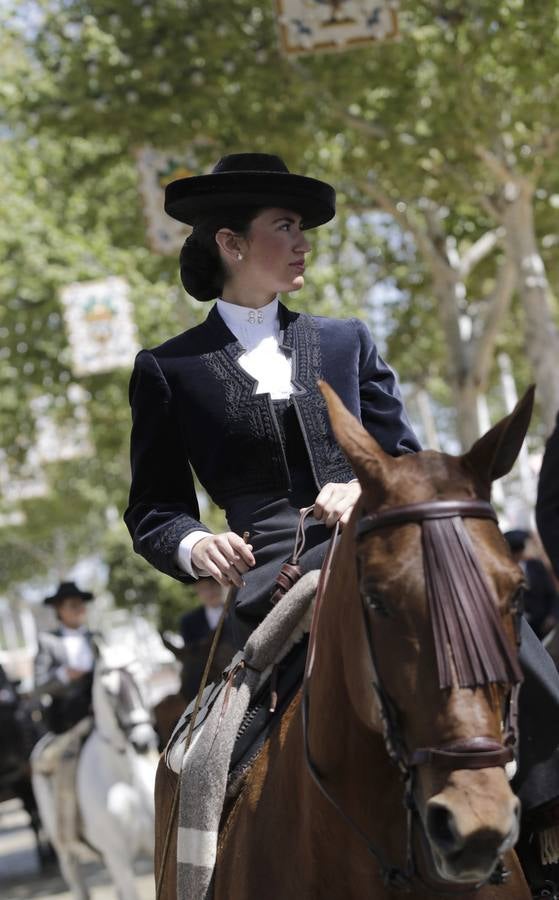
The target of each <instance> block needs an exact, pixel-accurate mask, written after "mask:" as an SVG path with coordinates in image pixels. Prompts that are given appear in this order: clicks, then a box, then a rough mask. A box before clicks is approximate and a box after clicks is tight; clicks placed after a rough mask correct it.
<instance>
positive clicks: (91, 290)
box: [60, 277, 140, 375]
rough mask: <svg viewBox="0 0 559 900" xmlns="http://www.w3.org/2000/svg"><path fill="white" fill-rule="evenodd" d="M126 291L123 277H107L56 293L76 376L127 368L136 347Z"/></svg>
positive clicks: (134, 330) (136, 350)
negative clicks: (60, 304)
mask: <svg viewBox="0 0 559 900" xmlns="http://www.w3.org/2000/svg"><path fill="white" fill-rule="evenodd" d="M128 291H129V288H128V284H127V282H126V281H125V280H124V279H123V278H117V277H111V278H104V279H103V280H101V281H82V282H76V283H75V284H69V285H68V286H67V287H65V288H63V289H62V291H61V292H60V299H61V301H62V305H63V307H64V318H65V321H66V328H67V331H68V340H69V343H70V349H71V352H72V369H73V371H74V373H75V374H76V375H92V374H94V373H96V372H110V371H111V370H112V369H119V368H123V367H126V368H128V367H130V366H131V364H132V362H133V361H134V357H135V355H136V353H137V352H138V350H139V349H140V348H139V344H138V341H137V338H136V326H135V324H134V321H133V319H132V307H131V304H130V300H129V299H128Z"/></svg>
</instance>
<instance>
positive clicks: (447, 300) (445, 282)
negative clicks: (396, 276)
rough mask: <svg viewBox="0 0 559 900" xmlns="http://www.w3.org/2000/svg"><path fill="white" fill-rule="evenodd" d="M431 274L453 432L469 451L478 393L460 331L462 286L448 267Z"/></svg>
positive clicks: (474, 434)
mask: <svg viewBox="0 0 559 900" xmlns="http://www.w3.org/2000/svg"><path fill="white" fill-rule="evenodd" d="M445 268H446V271H444V272H443V271H442V270H439V271H438V272H433V287H434V290H435V294H436V296H437V298H438V301H439V305H440V310H441V319H442V324H443V328H444V332H445V336H446V341H447V347H448V376H449V383H450V386H451V388H452V396H453V401H454V407H455V409H456V433H457V437H458V440H459V441H460V445H461V447H462V450H469V448H470V447H471V445H472V444H473V443H474V441H475V440H477V438H478V437H479V435H480V427H479V418H478V409H477V397H478V393H479V390H480V384H479V382H477V383H476V379H475V372H473V371H472V358H471V357H472V354H471V346H470V341H469V340H468V339H466V338H465V337H464V336H463V335H462V334H461V331H460V313H459V310H460V302H461V300H462V299H463V296H464V292H465V286H464V284H463V283H462V281H461V279H460V277H459V275H458V273H457V272H455V271H454V270H453V269H451V268H450V266H448V267H445Z"/></svg>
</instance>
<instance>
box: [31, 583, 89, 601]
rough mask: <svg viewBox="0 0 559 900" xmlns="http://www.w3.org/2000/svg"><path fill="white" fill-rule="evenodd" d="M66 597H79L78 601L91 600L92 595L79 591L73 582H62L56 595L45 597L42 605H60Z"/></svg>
mask: <svg viewBox="0 0 559 900" xmlns="http://www.w3.org/2000/svg"><path fill="white" fill-rule="evenodd" d="M68 597H79V598H80V600H86V601H87V600H93V594H90V592H89V591H80V589H79V587H78V586H77V584H76V583H75V582H74V581H62V582H61V583H60V584H59V585H58V588H57V591H56V594H53V595H52V597H45V599H44V600H43V603H45V604H46V605H47V606H49V605H50V604H52V603H61V602H62V601H63V600H66V599H67V598H68Z"/></svg>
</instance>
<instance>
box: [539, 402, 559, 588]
mask: <svg viewBox="0 0 559 900" xmlns="http://www.w3.org/2000/svg"><path fill="white" fill-rule="evenodd" d="M536 523H537V526H538V531H539V533H540V537H541V539H542V544H543V545H544V548H545V552H546V553H547V555H548V557H549V559H550V562H551V565H552V566H553V571H554V572H555V574H556V575H557V577H559V416H558V417H557V422H556V424H555V428H554V430H553V432H552V433H551V436H550V437H549V440H548V442H547V444H546V448H545V453H544V455H543V460H542V467H541V470H540V477H539V480H538V496H537V500H536Z"/></svg>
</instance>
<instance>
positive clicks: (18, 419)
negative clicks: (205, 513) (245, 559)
mask: <svg viewBox="0 0 559 900" xmlns="http://www.w3.org/2000/svg"><path fill="white" fill-rule="evenodd" d="M2 10H3V12H2V14H3V16H4V19H5V21H4V23H3V26H4V27H2V29H1V30H0V54H1V55H0V59H1V62H0V107H1V109H2V113H3V115H2V122H3V124H2V129H1V131H0V211H1V213H2V214H1V216H0V294H1V296H2V300H3V302H2V305H1V307H0V341H1V349H0V353H1V354H2V359H1V363H2V366H1V369H0V391H1V396H2V404H1V408H0V429H1V432H0V433H1V434H2V441H1V444H2V448H3V451H4V453H5V454H6V460H7V463H8V464H9V466H10V471H11V472H13V473H17V471H18V467H19V466H21V464H22V462H23V461H24V460H25V457H26V455H27V454H28V453H29V450H30V448H31V447H32V445H33V441H34V436H35V431H34V429H35V426H34V421H33V417H32V415H31V414H30V403H31V401H32V400H33V399H34V398H36V397H37V396H40V395H41V394H44V393H49V394H52V395H53V396H54V397H55V398H56V400H57V402H58V404H59V405H58V407H57V408H58V411H59V414H60V416H62V417H64V416H65V415H68V416H70V414H71V409H70V404H69V402H68V397H67V388H68V385H69V384H70V383H72V382H73V381H74V380H76V379H75V376H74V375H73V373H72V372H71V368H70V357H69V352H68V346H67V340H66V336H65V331H64V328H63V322H62V313H61V307H60V303H59V291H60V288H61V287H63V286H64V285H66V284H68V283H70V282H73V281H83V280H88V279H92V278H99V277H106V276H107V275H120V276H122V277H124V278H126V279H127V280H128V282H129V283H130V286H131V296H132V302H133V306H134V315H135V319H136V322H137V325H138V330H139V340H140V343H141V344H143V345H144V346H153V345H155V344H157V343H158V342H159V341H161V340H164V339H165V338H167V337H168V336H170V335H172V334H174V333H176V332H178V331H180V330H182V329H183V328H185V327H188V326H190V325H191V324H194V323H195V322H196V321H199V320H200V319H201V317H202V316H203V315H204V314H205V309H204V308H203V307H201V306H200V305H199V304H196V303H195V302H194V301H192V300H190V299H189V298H188V297H186V295H185V294H184V292H183V291H182V288H181V287H180V285H179V282H178V277H177V267H176V260H174V259H173V258H166V257H162V256H159V255H157V254H154V253H153V252H152V251H151V250H150V249H149V248H148V247H147V245H146V237H145V228H144V221H143V213H142V209H141V205H140V200H139V191H138V179H137V173H136V169H135V162H134V155H133V153H134V150H135V149H136V148H138V147H139V146H143V145H145V144H153V145H155V146H158V147H161V148H174V149H176V150H177V151H180V150H181V149H182V148H185V147H192V146H193V145H195V146H196V153H197V156H198V159H199V167H200V170H203V169H204V168H206V167H207V166H209V165H211V164H213V163H214V162H215V160H216V159H217V158H218V157H219V156H220V155H221V154H222V153H224V152H235V151H242V150H246V149H247V148H251V149H254V150H262V151H268V152H277V153H280V154H281V155H282V156H283V157H284V158H285V159H286V161H287V163H288V165H289V166H290V167H291V168H293V169H295V170H298V171H306V172H308V173H309V174H312V175H315V176H317V177H325V178H327V179H328V180H330V181H332V182H333V183H335V184H336V186H337V188H338V198H339V210H340V213H339V216H338V217H337V219H336V223H335V224H332V225H329V226H327V227H325V228H324V229H321V230H320V231H319V232H317V233H316V234H315V235H313V236H312V241H313V260H314V264H313V265H312V266H311V268H310V269H309V280H308V284H307V286H306V288H305V291H304V294H301V295H300V296H299V297H298V298H297V303H298V304H299V303H300V304H301V305H302V308H307V309H312V310H313V311H317V312H321V313H325V314H335V315H353V314H356V313H357V314H359V315H361V316H363V317H364V318H367V319H368V321H369V323H370V324H371V326H372V328H373V330H374V331H375V333H376V334H377V336H379V337H380V339H381V344H382V345H383V346H386V345H387V346H388V358H389V360H390V362H391V363H392V364H394V365H395V366H396V367H397V368H398V369H399V370H400V372H401V374H402V376H403V378H404V379H405V380H409V381H413V382H415V383H416V384H419V385H421V386H424V387H427V388H428V389H429V390H430V391H431V393H432V394H433V395H434V397H435V399H436V400H437V401H438V402H440V403H443V404H447V405H452V404H453V402H454V395H453V393H452V390H451V388H452V384H453V382H454V383H456V382H457V379H458V374H457V372H456V369H455V354H454V353H453V351H452V348H451V347H450V345H449V341H448V337H447V332H446V331H445V323H444V321H443V317H442V315H441V308H442V305H441V303H440V299H439V298H438V297H437V296H436V293H435V290H434V286H435V280H436V279H435V268H434V266H435V264H434V262H433V260H435V261H436V262H437V261H438V263H441V261H442V263H443V264H449V265H451V261H452V252H454V254H455V255H458V257H460V258H461V259H463V258H464V257H465V256H467V254H468V253H469V252H470V251H471V250H472V248H473V247H475V246H476V244H477V242H479V241H480V240H482V239H483V238H484V236H485V235H487V234H488V233H489V232H491V231H494V230H495V229H496V228H498V226H500V225H502V211H503V204H505V206H506V203H507V202H509V201H508V200H507V186H506V184H503V182H502V179H500V177H499V175H498V172H497V170H496V168H495V166H494V165H491V164H489V162H491V160H493V161H495V160H496V161H497V162H498V164H499V165H500V166H501V167H503V166H504V167H505V168H506V167H508V171H510V173H511V178H512V176H514V177H515V178H516V177H522V178H529V179H531V181H532V182H533V183H534V186H535V193H534V196H533V209H534V210H535V213H536V226H535V227H536V236H537V238H538V243H539V249H540V250H541V253H542V257H543V260H544V263H545V268H546V270H547V272H548V275H549V278H550V279H551V282H552V283H553V282H554V281H555V280H556V278H557V274H558V271H557V269H558V263H559V254H558V252H557V245H558V241H559V238H558V237H557V233H556V224H555V218H556V208H557V206H558V205H559V183H558V175H557V171H558V167H557V165H556V162H557V141H558V140H559V130H558V129H557V126H556V103H555V97H556V96H557V87H558V80H559V65H558V61H559V60H558V52H559V51H558V46H559V45H558V41H557V37H558V29H559V24H558V22H559V19H558V17H559V11H558V8H557V5H556V4H555V3H554V2H552V0H539V2H538V3H537V4H536V3H535V2H533V0H476V2H473V0H471V2H468V0H466V2H464V0H448V2H446V3H444V4H443V3H439V2H438V0H424V2H421V0H417V2H413V3H412V2H403V3H402V15H401V31H402V38H401V39H400V40H399V41H397V42H392V43H387V44H382V45H378V46H370V47H364V48H363V49H357V50H351V51H348V52H343V53H334V54H316V55H312V56H309V57H304V58H300V59H298V60H296V61H295V60H293V59H286V58H285V57H283V56H282V55H281V54H280V52H279V49H278V41H277V31H276V25H275V20H274V12H273V4H272V3H271V0H265V2H260V3H256V2H252V0H158V2H157V3H155V2H152V3H149V2H145V0H123V2H119V3H118V4H116V3H114V2H112V0H64V2H62V0H33V2H28V0H12V2H11V3H10V2H7V3H5V4H3V7H2ZM488 160H489V162H488ZM374 211H376V212H374ZM372 212H373V213H374V214H373V215H372V214H371V213H372ZM433 223H435V224H433ZM451 251H452V252H451ZM506 253H507V248H506V245H505V241H504V239H503V238H502V236H501V237H499V240H497V241H495V243H494V244H493V245H492V247H491V249H490V250H489V251H488V252H487V254H486V255H485V256H484V257H483V258H481V259H480V261H479V262H478V263H477V264H476V265H475V266H474V267H473V268H472V271H471V273H470V275H469V276H468V280H467V290H466V293H465V295H464V296H462V299H461V300H460V298H458V299H457V300H456V303H455V308H454V314H455V320H456V322H459V320H462V323H464V321H465V320H469V322H470V330H471V332H472V334H473V335H474V337H475V336H476V327H478V325H479V323H480V322H483V312H484V310H485V309H486V308H487V306H488V303H489V302H490V298H491V296H492V292H493V290H494V288H495V285H496V283H497V279H498V274H499V271H500V267H501V265H502V263H503V260H504V259H505V257H506ZM466 330H467V329H466ZM525 330H526V329H525V309H524V308H523V307H522V306H521V305H520V304H519V302H518V301H515V302H514V304H513V306H512V312H511V313H510V314H509V315H508V316H507V318H506V319H505V321H504V323H503V324H502V326H501V330H500V332H499V334H498V336H497V343H496V345H495V346H496V348H497V349H507V350H508V351H509V352H510V353H511V354H512V355H513V357H514V358H515V359H516V360H517V361H518V364H517V366H516V369H517V373H518V380H519V383H520V386H523V384H524V383H526V382H527V381H528V380H529V379H530V378H531V377H532V376H531V373H530V369H529V367H528V366H527V365H526V363H525V359H524V350H525V348H524V341H523V334H524V332H525ZM466 343H467V341H466ZM470 349H471V347H470V346H469V345H468V346H466V347H465V356H466V357H467V355H468V353H469V352H470ZM453 367H454V368H453ZM128 374H129V373H128V372H127V371H126V370H120V371H119V370H117V371H115V372H114V373H111V374H106V375H95V376H90V377H87V378H81V379H79V381H80V383H81V385H82V386H83V387H84V389H85V390H86V392H87V395H88V412H89V416H90V421H91V429H92V441H93V446H94V453H93V454H92V455H91V456H90V457H84V458H83V459H81V460H75V461H73V462H70V463H64V464H62V463H60V464H51V465H50V466H48V472H47V476H48V481H49V484H50V487H51V490H50V492H49V493H48V494H47V496H45V497H41V498H36V499H29V500H28V501H23V502H22V504H21V507H22V508H23V509H24V511H25V513H26V516H27V518H26V523H25V524H24V525H21V526H19V527H12V526H9V525H8V526H6V527H4V528H2V529H0V556H2V558H3V560H4V559H5V560H7V562H6V565H5V567H4V568H3V569H2V572H1V573H0V583H1V584H2V585H6V584H7V583H9V582H10V581H11V580H13V579H14V578H17V577H26V578H27V577H30V576H31V575H32V574H34V573H36V572H40V571H41V570H44V569H45V568H48V561H49V559H50V558H52V557H53V555H54V556H56V554H57V553H58V552H60V551H59V549H58V550H57V547H58V548H60V544H61V539H60V536H61V535H62V536H63V537H64V540H63V541H62V543H64V546H65V547H66V551H65V555H64V559H65V560H66V559H68V561H70V560H71V559H72V558H73V555H74V553H75V554H76V555H77V554H78V553H79V551H80V549H81V550H82V551H83V549H84V548H87V550H88V551H93V550H98V551H100V552H103V553H104V552H106V553H108V554H109V557H110V559H111V560H113V563H114V564H113V565H112V567H111V573H112V574H111V579H112V583H113V584H114V586H115V595H116V596H118V597H120V598H124V599H123V601H122V602H126V603H130V604H136V603H139V604H142V603H145V604H147V603H149V602H150V601H149V597H148V595H149V596H151V594H152V592H155V591H157V592H158V593H159V592H161V591H163V592H167V593H168V594H169V597H170V595H171V594H173V597H175V596H179V595H180V596H181V597H182V596H183V592H184V591H183V589H182V588H181V586H180V585H174V584H170V585H168V587H167V588H165V589H164V588H163V587H162V584H163V581H165V582H166V583H167V582H168V579H167V580H165V579H163V581H162V580H161V579H159V576H157V575H150V577H149V578H148V574H147V573H148V571H149V570H148V568H147V566H144V564H143V563H142V561H141V560H139V561H137V560H135V559H134V558H133V557H132V556H131V555H130V553H129V552H127V551H126V549H125V547H126V540H125V539H124V540H123V538H122V532H121V531H120V530H119V529H116V530H115V529H114V528H112V527H111V528H109V527H108V526H107V510H108V509H111V508H116V509H117V510H118V511H119V514H120V512H121V511H122V509H123V507H124V506H125V504H126V492H127V486H128V477H129V476H128V461H127V443H128V430H129V413H128V406H127V381H128ZM495 379H496V372H495V369H494V368H493V369H491V368H490V371H489V375H488V378H487V385H488V386H489V387H491V385H492V384H494V383H495ZM14 477H15V474H14ZM2 511H3V509H2V508H1V506H0V512H2ZM57 536H58V537H57ZM107 547H108V549H107ZM119 573H120V574H119ZM119 579H120V580H119ZM150 579H155V580H154V581H153V583H152V580H150ZM127 580H129V581H130V583H131V585H132V587H130V588H129V590H132V589H133V590H134V591H136V593H135V594H134V596H132V594H130V593H129V594H128V595H127V594H126V590H127V588H126V584H125V583H126V581H127ZM142 583H144V584H145V586H146V588H145V591H144V589H143V588H142V587H141V584H142ZM177 591H178V594H176V592H177ZM161 596H163V594H161ZM165 602H166V603H167V601H165ZM173 602H174V600H171V599H169V600H168V604H169V609H171V608H173Z"/></svg>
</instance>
